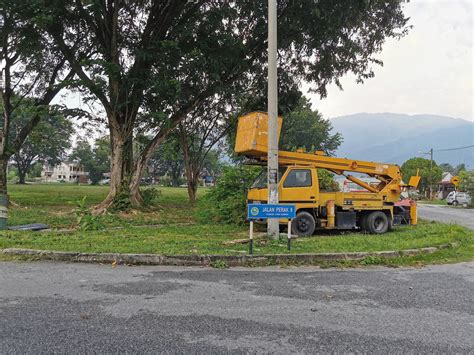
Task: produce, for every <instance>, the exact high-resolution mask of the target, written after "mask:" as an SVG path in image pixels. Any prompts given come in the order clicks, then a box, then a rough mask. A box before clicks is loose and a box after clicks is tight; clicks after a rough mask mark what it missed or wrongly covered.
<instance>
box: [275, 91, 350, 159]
mask: <svg viewBox="0 0 474 355" xmlns="http://www.w3.org/2000/svg"><path fill="white" fill-rule="evenodd" d="M331 131H332V125H331V122H330V121H329V120H327V119H324V118H323V116H322V115H321V114H320V113H319V112H318V111H313V110H312V109H311V103H310V102H309V100H308V99H307V98H305V97H302V98H301V99H300V101H299V102H298V106H297V107H295V108H294V109H293V111H291V112H290V113H289V114H288V115H286V116H285V117H283V127H282V132H281V135H280V149H282V150H289V151H294V150H296V149H304V150H305V151H308V152H312V151H316V150H322V151H324V152H325V153H326V154H328V155H331V154H334V152H335V151H336V149H337V148H338V147H339V146H340V145H341V143H342V136H341V135H340V134H339V133H334V134H331Z"/></svg>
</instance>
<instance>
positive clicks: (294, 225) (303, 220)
mask: <svg viewBox="0 0 474 355" xmlns="http://www.w3.org/2000/svg"><path fill="white" fill-rule="evenodd" d="M315 228H316V222H315V220H314V217H313V216H312V215H311V213H309V212H306V211H301V212H298V214H297V215H296V218H295V219H293V221H292V222H291V230H292V231H293V233H294V234H296V235H312V234H313V233H314V229H315Z"/></svg>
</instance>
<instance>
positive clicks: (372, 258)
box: [360, 255, 384, 265]
mask: <svg viewBox="0 0 474 355" xmlns="http://www.w3.org/2000/svg"><path fill="white" fill-rule="evenodd" d="M383 261H384V259H383V258H381V257H380V256H376V255H369V256H366V257H365V258H364V259H362V260H361V261H360V264H361V265H379V264H382V263H383Z"/></svg>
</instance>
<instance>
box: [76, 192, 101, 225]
mask: <svg viewBox="0 0 474 355" xmlns="http://www.w3.org/2000/svg"><path fill="white" fill-rule="evenodd" d="M86 200H87V196H84V197H83V198H82V199H81V200H78V201H77V202H76V208H75V209H74V214H75V215H76V218H77V224H78V226H79V229H80V230H82V231H98V230H103V229H105V225H104V223H103V222H102V220H101V217H100V216H93V215H92V213H91V212H90V210H89V208H88V207H87V205H86Z"/></svg>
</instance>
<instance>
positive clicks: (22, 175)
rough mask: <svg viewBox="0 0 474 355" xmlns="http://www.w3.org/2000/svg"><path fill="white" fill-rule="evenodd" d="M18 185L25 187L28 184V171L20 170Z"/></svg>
mask: <svg viewBox="0 0 474 355" xmlns="http://www.w3.org/2000/svg"><path fill="white" fill-rule="evenodd" d="M18 183H19V184H22V185H24V184H25V183H26V170H24V169H21V168H18Z"/></svg>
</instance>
